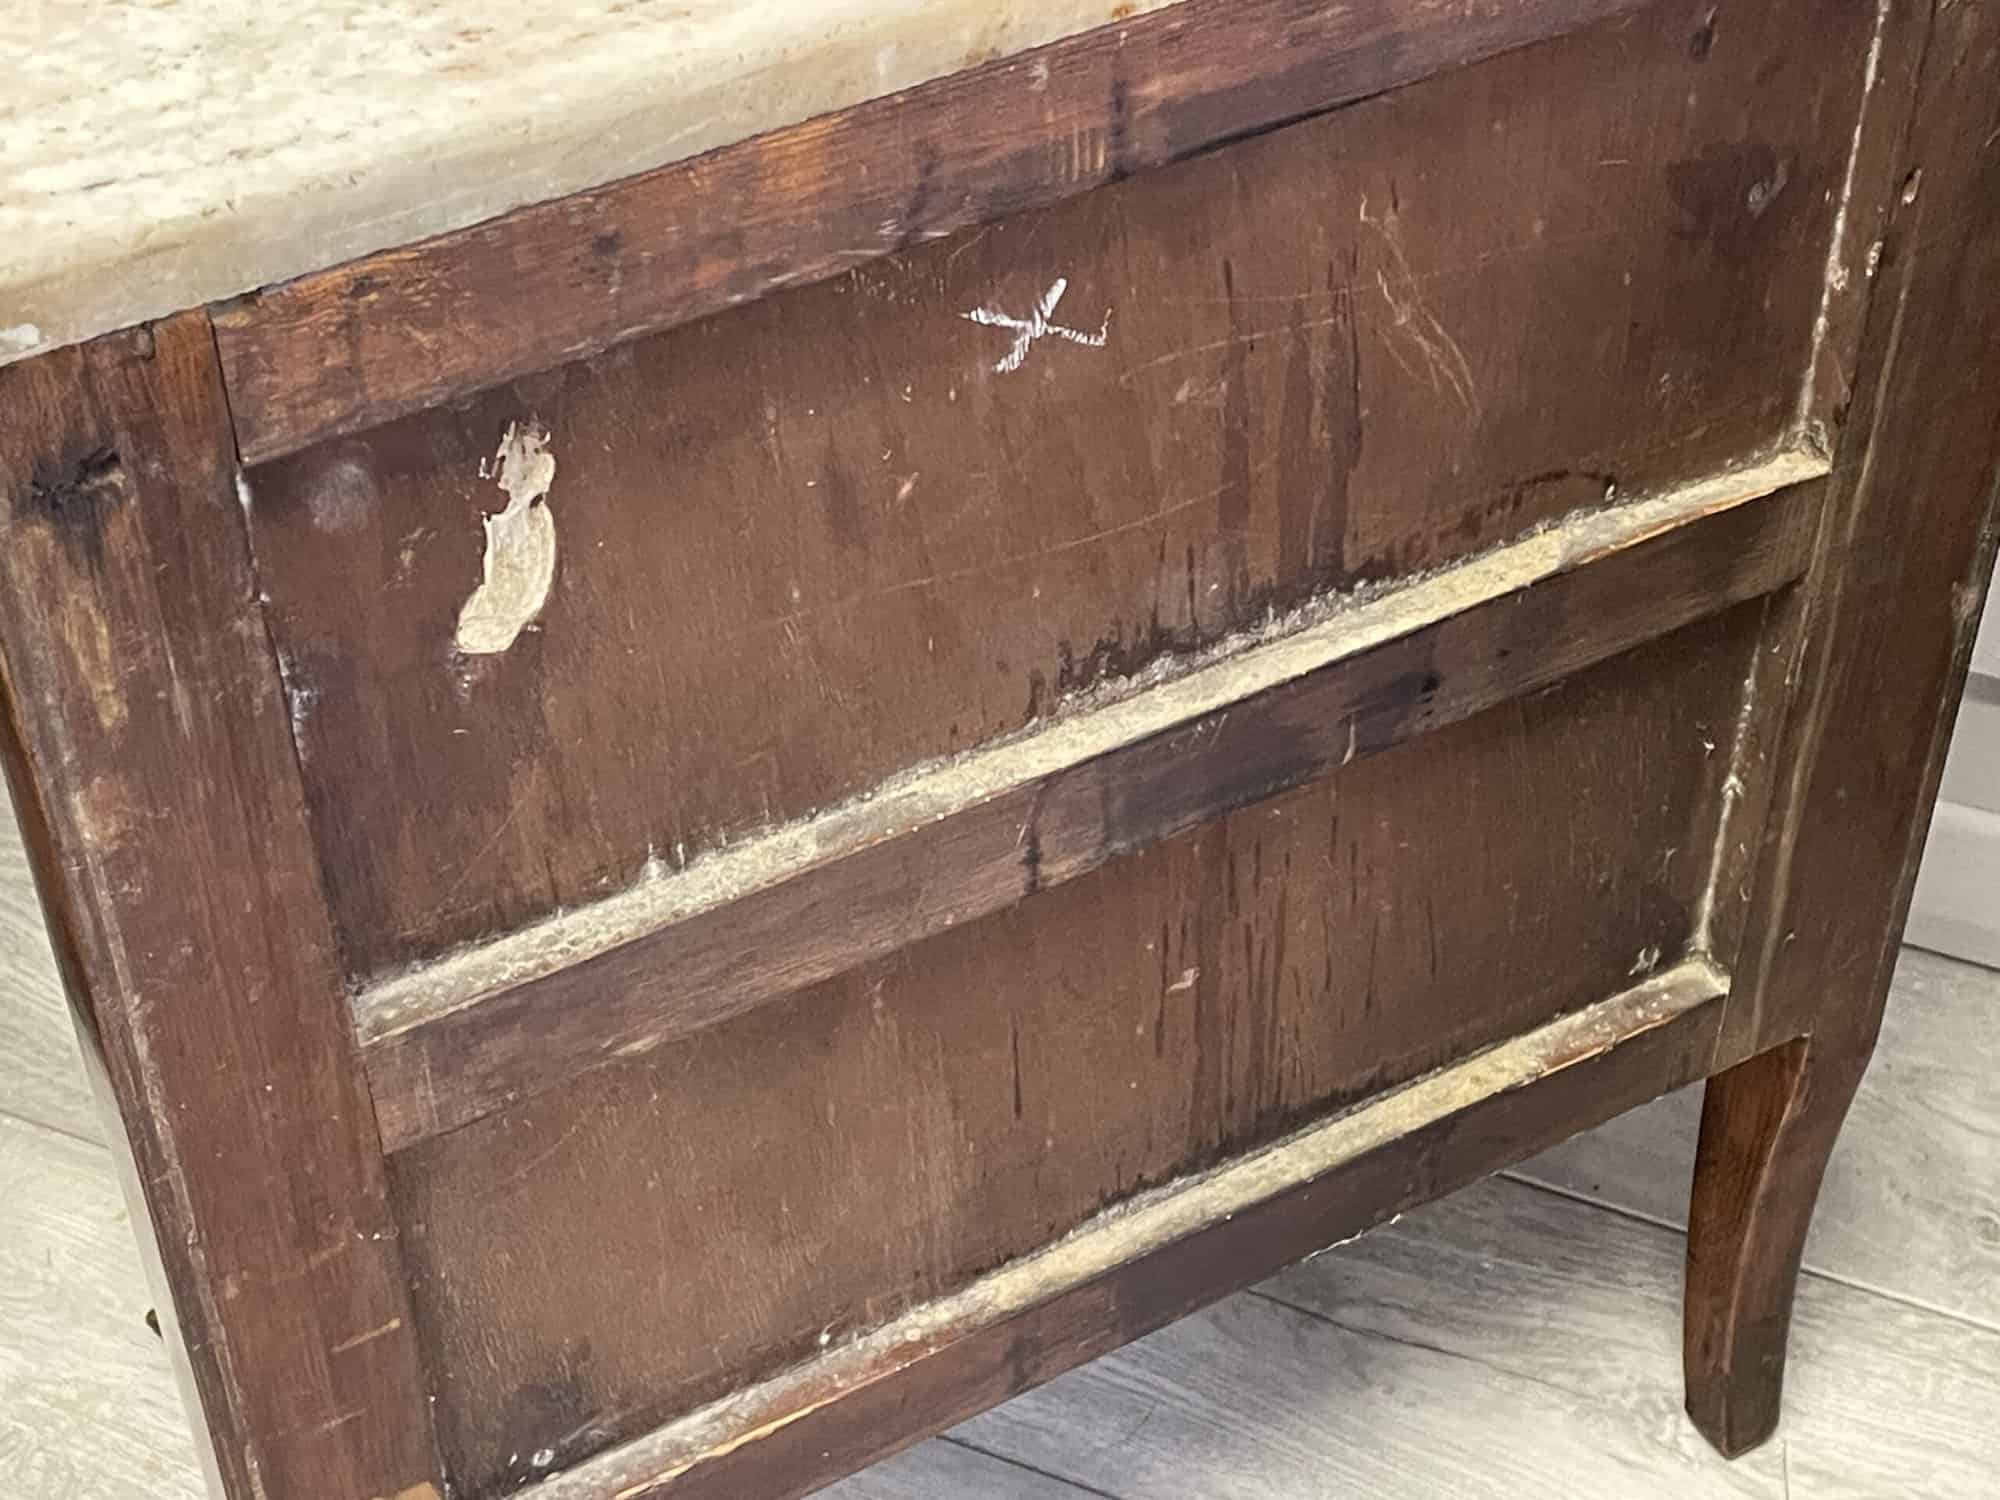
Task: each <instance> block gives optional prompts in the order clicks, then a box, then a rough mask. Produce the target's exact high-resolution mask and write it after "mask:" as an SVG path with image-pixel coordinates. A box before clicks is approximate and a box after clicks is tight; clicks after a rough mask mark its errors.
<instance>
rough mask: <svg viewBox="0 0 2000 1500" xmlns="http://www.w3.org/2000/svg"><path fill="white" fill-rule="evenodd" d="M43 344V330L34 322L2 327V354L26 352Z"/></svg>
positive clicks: (0, 341) (0, 335)
mask: <svg viewBox="0 0 2000 1500" xmlns="http://www.w3.org/2000/svg"><path fill="white" fill-rule="evenodd" d="M41 344H42V330H41V329H39V328H37V327H36V326H35V325H34V324H33V323H16V324H15V325H14V326H13V327H12V328H0V354H26V353H27V352H28V351H29V350H30V349H39V348H40V347H41Z"/></svg>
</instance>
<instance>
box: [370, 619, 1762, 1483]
mask: <svg viewBox="0 0 2000 1500" xmlns="http://www.w3.org/2000/svg"><path fill="white" fill-rule="evenodd" d="M1528 597H1530V598H1532V597H1533V596H1532V595H1530V596H1528ZM1525 602H1526V601H1525V600H1524V603H1525ZM1761 614H1762V611H1761V608H1760V606H1759V605H1758V604H1756V603H1754V602H1753V603H1751V604H1748V605H1744V606H1740V607H1739V608H1738V609H1736V610H1734V611H1731V612H1730V613H1728V614H1726V615H1723V616H1721V617H1719V618H1716V619H1711V620H1707V621H1704V622H1702V623H1699V624H1696V625H1693V626H1690V627H1688V628H1686V629H1684V630H1682V631H1680V632H1678V633H1677V634H1675V635H1673V636H1670V637H1668V638H1667V639H1665V640H1662V641H1658V642H1654V643H1652V644H1650V645H1648V646H1645V647H1642V648H1640V649H1639V650H1638V651H1635V652H1632V653H1630V654H1628V655H1626V656H1623V657H1619V658H1617V659H1615V660H1612V661H1609V662H1606V663H1604V664H1602V665H1600V666H1598V667H1595V668H1592V669H1591V670H1589V671H1588V672H1585V673H1583V674H1581V675H1579V676H1575V677H1572V678H1570V679H1568V680H1567V681H1565V682H1563V683H1562V684H1561V685H1560V686H1558V687H1556V688H1555V689H1554V690H1552V691H1550V692H1547V693H1543V694H1538V695H1535V696H1531V697H1527V698H1522V699H1517V700H1515V701H1514V702H1511V703H1509V704H1506V705H1503V706H1501V707H1499V708H1496V709H1493V710H1491V711H1489V712H1487V713H1484V714H1481V715H1478V716H1477V717H1474V718H1471V719H1467V720H1463V721H1461V722H1459V723H1457V724H1453V725H1450V726H1448V727H1445V728H1441V729H1439V730H1437V731H1436V732H1434V733H1430V734H1426V735H1423V736H1421V737H1420V738H1417V739H1414V740H1411V741H1408V742H1406V743H1404V744H1402V745H1400V746H1398V747H1396V748H1394V749H1392V750H1389V751H1387V752H1385V753H1383V754H1379V755H1375V756H1371V757H1368V758H1365V759H1359V760H1356V761H1355V762H1354V763H1353V764H1351V765H1349V766H1346V767H1345V768H1343V769H1341V770H1340V771H1339V772H1338V773H1337V774H1335V775H1334V776H1332V777H1330V778H1326V779H1323V780H1321V781H1319V782H1317V783H1315V784H1313V785H1311V786H1308V787H1306V788H1304V789H1302V790H1299V791H1296V792H1292V793H1290V794H1288V795H1286V796H1284V797H1280V798H1277V799H1274V800H1271V801H1268V802H1264V803H1261V804H1258V805H1256V806H1253V807H1249V808H1246V809H1244V810H1242V811H1240V812H1236V813H1234V814H1231V815H1230V816H1228V817H1225V818H1220V819H1215V820H1212V821H1209V822H1207V823H1205V824H1203V825H1202V826H1200V827H1198V828H1195V829H1193V830H1191V831H1189V832H1186V833H1182V834H1180V835H1178V836H1177V837H1175V838H1172V839H1169V840H1167V841H1165V842H1163V843H1158V844H1155V845H1153V846H1152V847H1151V848H1149V849H1146V850H1142V851H1140V852H1137V853H1134V854H1131V855H1128V856H1126V857H1125V858H1123V859H1120V860H1117V861H1115V862H1114V863H1111V864H1109V865H1106V866H1105V867H1104V868H1102V869H1099V870H1097V871H1096V872H1095V873H1094V874H1090V875H1086V876H1083V877H1081V878H1079V879H1076V880H1073V881H1071V882H1069V883H1068V884H1067V885H1064V886H1062V887H1060V888H1052V889H1047V890H1043V891H1040V892H1038V893H1037V894H1035V895H1032V896H1030V897H1028V898H1027V899H1025V900H1023V901H1021V902H1019V903H1018V904H1016V905H1014V906H1011V907H1009V908H1007V909H1006V910H1004V911H1002V912H999V913H996V914H995V915H993V916H990V917H987V918H985V919H983V920H980V921H977V922H967V923H964V924H961V925H959V926H957V927H954V928H953V929H951V930H949V931H946V932H942V933H940V934H938V935H936V936H933V937H931V938H928V939H926V940H924V941H923V942H919V943H915V944H912V945H910V946H908V947H905V948H903V949H901V950H900V951H898V952H896V953H894V954H891V955H889V956H887V957H885V958H881V959H879V960H877V961H875V962H873V963H871V964H868V965H866V966H864V967H862V968H859V969H856V970H854V971H852V972H850V973H848V974H846V975H844V976H842V977H840V978H838V979H834V980H830V981H827V982H825V983H822V984H819V985H815V986H813V987H811V988H809V989H806V990H803V991H801V992H799V993H798V994H795V995H792V996H790V997H787V998H785V999H781V1000H777V1001H774V1002H772V1003H770V1004H768V1005H765V1006H762V1007H760V1008H759V1009H756V1010H753V1011H750V1012H748V1013H746V1014H743V1015H740V1016H738V1017H736V1018H735V1019H734V1020H732V1021H729V1022H727V1023H725V1024H723V1025H719V1026H712V1027H710V1028H708V1029H707V1030H705V1031H702V1032H699V1033H696V1034H695V1035H693V1036H689V1037H684V1038H682V1039H680V1040H679V1041H676V1042H673V1043H670V1044H668V1045H665V1046H662V1047H659V1048H657V1049H655V1050H654V1051H652V1052H649V1053H647V1054H645V1055H644V1056H642V1057H637V1058H631V1059H627V1060H624V1061H621V1062H619V1063H618V1064H616V1065H614V1066H611V1067H606V1068H602V1069H599V1070H598V1071H597V1072H595V1073H593V1074H592V1075H590V1076H589V1078H588V1079H587V1080H576V1081H573V1082H572V1084H571V1086H569V1087H567V1088H564V1089H561V1090H556V1091H552V1092H549V1093H545V1094H542V1095H540V1096H539V1097H537V1098H535V1099H532V1100H530V1101H528V1102H526V1103H524V1104H522V1105H519V1106H517V1107H515V1108H514V1109H511V1110H508V1111H506V1112H504V1113H500V1114H495V1115H490V1116H488V1117H486V1118H485V1119H482V1120H479V1121H477V1122H475V1123H474V1124H471V1125H469V1126H466V1127H465V1128H463V1129H461V1130H457V1131H454V1132H452V1133H451V1134H448V1135H442V1136H436V1137H433V1138H431V1139H429V1140H425V1141H422V1142H420V1143H418V1144H416V1145H414V1146H412V1147H410V1148H409V1149H407V1150H404V1151H401V1152H399V1153H397V1154H396V1155H395V1156H394V1157H393V1158H392V1172H393V1175H394V1181H395V1185H396V1197H397V1203H398V1212H399V1216H400V1218H401V1219H402V1221H403V1223H404V1225H405V1242H406V1244H407V1245H408V1247H409V1252H410V1269H411V1275H412V1282H413V1287H414V1296H415V1299H416V1304H417V1309H418V1319H419V1323H420V1325H421V1327H422V1328H423V1330H424V1338H425V1343H426V1346H427V1347H428V1348H429V1349H431V1350H432V1352H433V1361H434V1364H433V1367H434V1368H436V1369H438V1370H440V1371H444V1372H448V1373H447V1374H445V1375H444V1377H443V1378H441V1380H440V1382H439V1385H438V1389H437V1396H438V1405H437V1408H436V1412H437V1419H438V1423H439V1433H440V1440H441V1442H442V1443H443V1446H444V1449H445V1452H446V1454H447V1456H448V1460H449V1465H450V1469H451V1472H452V1473H453V1475H454V1477H455V1479H456V1480H457V1481H458V1482H460V1483H461V1484H463V1485H464V1486H466V1488H467V1489H468V1490H469V1492H470V1493H472V1494H475V1495H479V1494H484V1493H488V1492H490V1491H492V1490H494V1489H496V1488H502V1487H504V1486H505V1485H506V1484H508V1483H510V1482H513V1481H518V1480H520V1479H524V1478H527V1477H529V1475H530V1472H531V1467H530V1465H531V1458H532V1455H533V1454H534V1453H535V1452H537V1451H540V1450H542V1449H548V1450H549V1451H550V1453H551V1454H552V1455H553V1459H552V1461H553V1462H554V1463H555V1464H556V1465H557V1466H561V1465H562V1464H566V1463H568V1462H570V1461H573V1460H574V1459H575V1458H577V1457H578V1456H580V1455H581V1454H583V1453H586V1452H589V1451H591V1450H593V1449H595V1448H598V1447H602V1446H603V1445H604V1444H606V1443H608V1442H610V1441H614V1440H617V1439H619V1438H623V1437H627V1436H630V1435H632V1434H633V1433H635V1432H638V1431H642V1430H644V1429H645V1428H646V1427H647V1426H650V1425H651V1424H652V1423H654V1422H656V1421H659V1420H661V1419H663V1418H665V1417H667V1416H669V1415H671V1414H673V1413H676V1412H679V1411H684V1410H687V1409H688V1408H690V1407H692V1406H693V1405H695V1404H697V1403H699V1402H701V1401H704V1400H707V1399H710V1398H712V1397H715V1396H717V1395H720V1394H721V1393H723V1392H724V1391H725V1390H727V1389H729V1388H731V1386H732V1385H734V1384H736V1383H739V1382H741V1381H742V1380H744V1379H747V1378H750V1377H752V1376H755V1375H759V1374H763V1373H767V1372H768V1371H770V1370H772V1369H774V1368H776V1367H778V1366H779V1365H781V1364H784V1363H786V1362H789V1361H791V1360H794V1359H798V1358H801V1357H803V1356H805V1355H807V1354H809V1353H810V1352H812V1351H813V1350H814V1349H815V1348H817V1347H818V1343H817V1341H818V1338H819V1336H820V1334H821V1332H822V1331H824V1330H827V1329H828V1328H829V1327H831V1328H832V1330H833V1331H834V1333H835V1334H847V1333H852V1332H854V1331H857V1330H859V1329H863V1328H868V1327H872V1326H875V1325H877V1324H879V1323H881V1322H883V1321H884V1320H886V1319H888V1318H890V1317H894V1316H897V1315H899V1314H901V1313H902V1312H903V1311H905V1310H906V1309H907V1308H909V1307H910V1306H912V1305H914V1304H917V1303H921V1302H923V1301H925V1300H927V1299H929V1298H931V1297H935V1296H939V1295H943V1294H947V1293H949V1292H951V1291H954V1290H956V1289H957V1288H958V1287H960V1286H962V1285H964V1283H965V1282H966V1281H967V1280H969V1279H970V1278H971V1277H973V1276H975V1275H977V1274H978V1273H980V1272H982V1271H984V1270H986V1269H987V1268H989V1267H991V1266H994V1265H997V1264H999V1263H1001V1262H1003V1261H1005V1260H1007V1259H1010V1258H1012V1257H1014V1256H1017V1255H1021V1254H1024V1253H1027V1252H1029V1251H1031V1250H1034V1249H1036V1248H1038V1247H1039V1246H1041V1245H1043V1244H1046V1243H1047V1242H1048V1241H1050V1240H1051V1239H1053V1238H1055V1237H1056V1236H1058V1235H1060V1234H1062V1233H1063V1232H1064V1231H1066V1230H1068V1229H1070V1228H1071V1227H1073V1226H1074V1225H1076V1224H1078V1223H1080V1222H1081V1221H1082V1220H1084V1219H1086V1218H1088V1217H1089V1216H1090V1215H1091V1214H1092V1213H1094V1212H1096V1211H1097V1210H1098V1209H1099V1208H1100V1207H1102V1206H1103V1205H1104V1204H1106V1203H1110V1202H1115V1201H1119V1200H1121V1199H1124V1198H1128V1197H1130V1196H1131V1195H1132V1194H1133V1193H1134V1192H1135V1191H1137V1190H1138V1189H1140V1188H1143V1187H1145V1186H1147V1185H1150V1184H1153V1183H1158V1182H1162V1181H1166V1180H1168V1179H1170V1178H1172V1177H1174V1176H1176V1175H1179V1174H1181V1173H1183V1172H1185V1171H1188V1170H1190V1169H1193V1168H1197V1167H1200V1166H1203V1165H1205V1164H1207V1163H1209V1162H1211V1161H1215V1160H1218V1159H1220V1158H1222V1157H1224V1156H1226V1155H1227V1154H1229V1153H1232V1152H1237V1151H1241V1150H1242V1149H1244V1148H1246V1147H1248V1146H1251V1145H1254V1144H1256V1143H1258V1142H1260V1141H1264V1140H1268V1139H1270V1138H1271V1137H1272V1136H1274V1135H1275V1134H1277V1133H1279V1132H1281V1131H1283V1130H1285V1129H1287V1128H1289V1127H1291V1126H1293V1125H1295V1124H1298V1123H1300V1122H1303V1121H1305V1120H1309V1119H1313V1118H1316V1117H1318V1116H1320V1115H1322V1114H1324V1113H1325V1112H1326V1111H1328V1110H1329V1109H1332V1108H1334V1107H1337V1106H1339V1105H1341V1104H1344V1103H1347V1102H1350V1101H1353V1100H1357V1099H1360V1098H1364V1097H1367V1096H1369V1095H1371V1094H1373V1093H1375V1092H1377V1091H1379V1090H1381V1089H1382V1088H1384V1087H1388V1086H1391V1085H1393V1084H1396V1083H1400V1082H1402V1081H1405V1080H1407V1079H1410V1078H1412V1077H1415V1076H1418V1075H1420V1074H1422V1073H1424V1072H1426V1071H1427V1070H1429V1069H1431V1068H1435V1067H1438V1066H1441V1065H1443V1064H1446V1063H1449V1062H1451V1061H1453V1060H1455V1059H1457V1058H1461V1057H1463V1056H1465V1055H1467V1054H1468V1053H1469V1052H1471V1051H1472V1050H1474V1049H1476V1048H1478V1047H1481V1046H1485V1045H1489V1044H1492V1043H1495V1042H1498V1041H1500V1040H1502V1039H1504V1038H1506V1037H1509V1036H1515V1035H1518V1034H1519V1033H1521V1032H1522V1031H1525V1030H1527V1029H1528V1028H1530V1027H1532V1026H1535V1025H1537V1024H1539V1023H1541V1022H1543V1021H1545V1020H1547V1019H1548V1018H1549V1017H1551V1016H1553V1015H1556V1014H1559V1013H1562V1012H1566V1011H1571V1010H1575V1009H1577V1008H1579V1007H1581V1006H1584V1005H1587V1004H1589V1003H1591V1002H1592V1001H1594V1000H1596V999H1598V998H1601V997H1602V996H1604V995H1606V994H1609V993H1612V992H1614V991H1617V990H1620V989H1622V988H1624V987H1625V986H1626V985H1628V984H1631V983H1632V982H1634V978H1635V976H1636V975H1642V974H1643V973H1645V972H1646V971H1647V969H1648V967H1649V966H1651V965H1659V966H1662V967H1663V966H1665V965H1667V964H1670V963H1672V961H1673V959H1674V957H1675V956H1676V955H1678V954H1680V953H1681V952H1683V951H1684V950H1685V949H1686V947H1687V946H1688V942H1689V937H1690V933H1691V931H1692V927H1693V911H1694V908H1695V906H1696V904H1697V902H1698V899H1699V894H1700V892H1701V891H1702V889H1703V888H1704V887H1705V886H1706V883H1707V878H1708V873H1709V864H1710V853H1711V847H1712V844H1713V834H1712V828H1713V823H1714V819H1715V817H1716V809H1717V805H1718V802H1719V800H1720V790H1721V785H1722V782H1723V780H1724V778H1725V776H1726V775H1727V773H1728V762H1727V759H1726V757H1725V756H1724V755H1723V754H1722V753H1721V752H1720V750H1719V749H1718V750H1717V751H1716V752H1715V753H1709V752H1708V751H1707V750H1706V749H1705V748H1704V745H1705V743H1707V742H1718V743H1719V742H1720V741H1721V739H1723V738H1724V737H1726V734H1727V730H1728V726H1729V725H1730V724H1731V723H1733V722H1734V719H1735V717H1736V711H1737V705H1738V701H1739V695H1740V691H1741V686H1742V683H1743V680H1744V676H1745V673H1746V671H1747V668H1748V665H1749V658H1750V656H1751V654H1752V652H1753V651H1754V650H1756V648H1757V643H1758V629H1759V625H1760V621H1761ZM1468 829H1477V830H1478V832H1477V836H1476V837H1474V838H1470V839H1468V838H1467V837H1466V831H1467V830H1468ZM1635 851H1643V852H1642V853H1635ZM606 1163H617V1164H618V1170H617V1172H616V1173H610V1172H607V1171H605V1170H604V1169H603V1167H604V1164H606ZM748 1265H755V1266H757V1267H759V1268H760V1271H759V1274H757V1275H755V1276H751V1277H746V1276H745V1275H744V1274H743V1268H744V1267H745V1266H748ZM586 1266H587V1267H588V1268H589V1270H588V1274H587V1275H584V1274H579V1268H581V1267H586ZM510 1455H512V1457H511V1458H510Z"/></svg>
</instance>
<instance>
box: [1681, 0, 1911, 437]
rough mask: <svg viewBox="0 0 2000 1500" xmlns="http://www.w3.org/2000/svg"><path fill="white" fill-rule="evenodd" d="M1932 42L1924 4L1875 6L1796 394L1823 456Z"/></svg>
mask: <svg viewBox="0 0 2000 1500" xmlns="http://www.w3.org/2000/svg"><path fill="white" fill-rule="evenodd" d="M1718 14H1719V12H1718ZM1929 35H1930V6H1929V4H1928V3H1927V0H1918V3H1915V4H1895V3H1893V0H1878V3H1877V4H1876V7H1875V34H1874V35H1873V37H1871V38H1870V41H1869V46H1868V51H1867V53H1866V54H1865V56H1864V57H1863V59H1862V62H1861V72H1862V79H1863V82H1864V84H1865V98H1864V100H1863V103H1862V112H1861V118H1860V119H1859V120H1857V121H1856V122H1855V126H1854V136H1853V141H1852V145H1851V148H1850V152H1849V160H1848V166H1847V174H1846V181H1845V184H1844V186H1843V187H1842V190H1841V198H1840V203H1841V208H1840V213H1839V215H1838V219H1837V222H1838V225H1839V231H1840V232H1839V234H1838V235H1837V236H1836V237H1835V239H1834V241H1833V243H1831V244H1830V246H1829V248H1828V251H1827V263H1826V268H1825V272H1824V279H1825V283H1826V285H1825V288H1824V293H1823V295H1824V296H1825V299H1826V301H1825V306H1824V307H1823V309H1822V313H1821V316H1822V322H1821V323H1820V324H1819V325H1817V326H1816V327H1815V330H1814V335H1813V361H1812V366H1811V370H1810V372H1809V374H1808V376H1807V380H1806V384H1805V386H1804V388H1803V389H1802V390H1801V391H1800V394H1799V414H1800V417H1801V419H1802V422H1803V424H1804V425H1805V426H1806V427H1807V428H1808V429H1810V430H1811V431H1812V432H1813V434H1814V439H1815V441H1816V442H1818V444H1819V446H1820V447H1822V448H1823V449H1825V450H1826V451H1827V452H1832V451H1833V449H1834V448H1835V446H1837V444H1838V441H1839V438H1840V434H1841V432H1842V431H1843V429H1844V428H1845V427H1846V425H1847V418H1848V413H1849V409H1850V407H1851V406H1852V404H1853V401H1854V394H1855V393H1854V384H1853V382H1854V378H1855V373H1856V370H1855V360H1856V358H1857V356H1858V354H1859V351H1860V343H1861V325H1862V319H1863V317H1864V315H1865V314H1866V313H1867V311H1868V304H1869V299H1870V296H1871V294H1872V293H1873V292H1874V290H1875V276H1876V273H1877V271H1878V269H1879V264H1878V262H1879V257H1880V254H1881V252H1880V249H1879V246H1880V245H1881V243H1882V232H1883V230H1884V228H1885V227H1886V226H1887V225H1888V222H1889V210H1890V207H1891V206H1892V205H1893V204H1894V202H1895V197H1896V193H1897V192H1898V190H1899V189H1900V188H1901V186H1902V184H1901V170H1902V155H1903V150H1904V148H1905V145H1906V144H1907V141H1906V137H1907V133H1908V130H1909V125H1910V109H1911V106H1912V104H1913V103H1914V102H1915V99H1916V92H1917V69H1918V67H1919V65H1920V64H1921V63H1922V61H1923V53H1924V43H1925V40H1926V39H1927V38H1928V37H1929Z"/></svg>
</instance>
